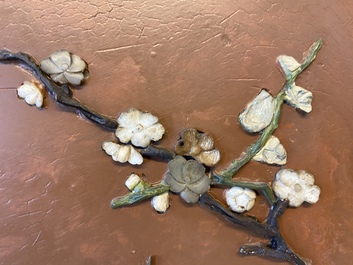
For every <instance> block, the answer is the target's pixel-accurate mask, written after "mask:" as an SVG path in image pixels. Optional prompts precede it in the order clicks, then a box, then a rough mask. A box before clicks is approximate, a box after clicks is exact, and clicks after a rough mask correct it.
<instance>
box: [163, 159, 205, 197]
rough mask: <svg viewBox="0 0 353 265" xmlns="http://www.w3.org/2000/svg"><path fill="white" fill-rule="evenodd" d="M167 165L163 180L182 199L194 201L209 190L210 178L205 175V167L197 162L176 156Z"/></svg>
mask: <svg viewBox="0 0 353 265" xmlns="http://www.w3.org/2000/svg"><path fill="white" fill-rule="evenodd" d="M168 167H169V170H168V172H167V173H166V175H165V176H164V181H165V182H166V184H168V185H169V186H170V190H171V191H172V192H176V193H180V196H181V197H182V198H183V200H184V201H186V202H188V203H195V202H197V201H198V200H199V197H200V195H201V194H202V193H205V192H206V191H208V190H209V188H210V184H211V179H210V178H209V177H208V176H207V175H205V167H204V166H202V165H201V164H200V163H199V162H197V161H195V160H186V159H185V158H184V157H182V156H176V157H175V158H174V159H173V160H171V161H170V162H169V163H168Z"/></svg>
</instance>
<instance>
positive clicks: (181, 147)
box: [174, 128, 220, 167]
mask: <svg viewBox="0 0 353 265" xmlns="http://www.w3.org/2000/svg"><path fill="white" fill-rule="evenodd" d="M174 149H175V153H176V154H178V155H188V156H192V157H193V158H195V159H196V160H197V161H198V162H200V163H201V164H204V165H206V166H209V167H211V166H214V165H215V164H217V163H218V161H219V160H220V153H219V150H218V149H217V148H214V142H213V139H212V137H211V136H210V135H208V134H206V133H200V132H199V131H198V130H196V129H193V128H188V129H185V130H183V131H182V132H181V134H180V139H179V140H178V141H177V143H176V144H175V147H174Z"/></svg>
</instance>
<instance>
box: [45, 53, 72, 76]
mask: <svg viewBox="0 0 353 265" xmlns="http://www.w3.org/2000/svg"><path fill="white" fill-rule="evenodd" d="M49 58H50V60H51V61H52V62H53V63H54V64H55V65H56V66H57V67H58V68H59V69H62V70H64V71H65V70H66V69H67V68H68V67H69V66H70V65H71V55H70V53H69V52H68V51H66V50H58V51H55V52H53V53H52V54H51V55H50V57H49ZM65 67H66V68H65Z"/></svg>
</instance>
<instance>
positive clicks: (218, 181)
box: [212, 175, 277, 206]
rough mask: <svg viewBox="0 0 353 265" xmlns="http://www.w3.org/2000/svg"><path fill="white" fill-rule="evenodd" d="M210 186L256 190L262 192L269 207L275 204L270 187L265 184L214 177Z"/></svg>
mask: <svg viewBox="0 0 353 265" xmlns="http://www.w3.org/2000/svg"><path fill="white" fill-rule="evenodd" d="M212 185H216V186H230V187H241V188H247V189H251V190H257V191H259V192H262V193H263V194H264V195H265V197H266V198H267V200H268V202H269V203H270V205H271V206H273V205H274V204H275V203H276V201H277V200H276V197H275V195H274V194H273V191H272V189H271V186H270V185H269V184H268V183H266V182H252V181H241V180H231V179H227V178H222V177H220V176H217V175H214V176H213V182H212Z"/></svg>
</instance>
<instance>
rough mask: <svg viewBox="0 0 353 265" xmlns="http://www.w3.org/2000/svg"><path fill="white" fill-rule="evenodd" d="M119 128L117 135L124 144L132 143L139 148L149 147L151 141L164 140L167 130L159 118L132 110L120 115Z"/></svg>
mask: <svg viewBox="0 0 353 265" xmlns="http://www.w3.org/2000/svg"><path fill="white" fill-rule="evenodd" d="M118 123H119V127H118V129H117V130H116V132H115V135H116V136H117V137H118V138H119V140H120V141H121V142H122V143H128V142H130V141H131V143H132V144H133V145H134V146H138V147H147V146H148V145H149V144H150V142H151V141H158V140H160V139H161V138H162V136H163V134H164V132H165V129H164V127H163V125H162V124H160V123H158V118H157V117H156V116H153V115H152V114H151V113H148V112H142V111H140V110H137V109H130V110H129V111H127V112H123V113H121V114H120V116H119V118H118Z"/></svg>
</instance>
